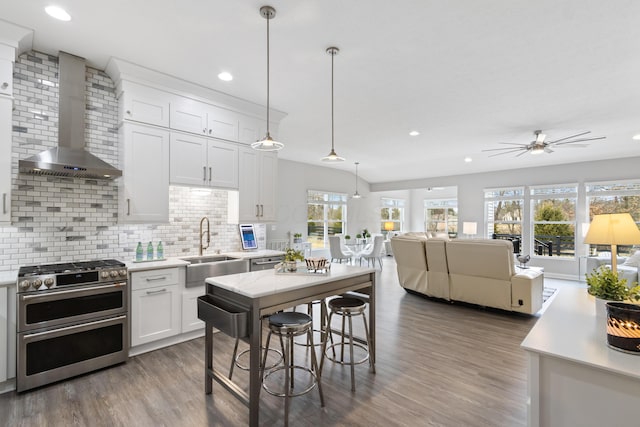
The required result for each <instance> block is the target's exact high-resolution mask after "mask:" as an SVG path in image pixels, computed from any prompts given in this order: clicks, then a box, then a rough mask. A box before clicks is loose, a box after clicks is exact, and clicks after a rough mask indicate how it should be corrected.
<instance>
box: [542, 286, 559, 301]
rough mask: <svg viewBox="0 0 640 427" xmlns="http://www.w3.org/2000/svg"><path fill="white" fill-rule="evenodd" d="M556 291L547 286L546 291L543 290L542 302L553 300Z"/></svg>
mask: <svg viewBox="0 0 640 427" xmlns="http://www.w3.org/2000/svg"><path fill="white" fill-rule="evenodd" d="M556 291H557V289H556V288H548V287H546V286H545V287H544V289H542V302H543V303H544V302H547V300H548V299H549V298H551V297H552V296H553V294H555V293H556Z"/></svg>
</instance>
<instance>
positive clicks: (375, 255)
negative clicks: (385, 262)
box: [358, 236, 384, 270]
mask: <svg viewBox="0 0 640 427" xmlns="http://www.w3.org/2000/svg"><path fill="white" fill-rule="evenodd" d="M383 243H384V236H375V237H374V238H373V244H369V245H367V246H365V248H364V249H363V250H362V251H361V252H359V253H358V258H359V263H360V265H362V259H363V258H364V259H366V260H367V266H370V265H371V263H372V262H373V267H374V268H375V266H376V260H378V263H379V264H380V270H382V246H383Z"/></svg>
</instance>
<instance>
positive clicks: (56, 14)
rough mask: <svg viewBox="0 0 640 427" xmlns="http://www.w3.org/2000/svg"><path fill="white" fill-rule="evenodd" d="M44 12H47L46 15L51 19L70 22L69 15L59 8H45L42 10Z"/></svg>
mask: <svg viewBox="0 0 640 427" xmlns="http://www.w3.org/2000/svg"><path fill="white" fill-rule="evenodd" d="M44 11H45V12H47V15H49V16H50V17H52V18H56V19H59V20H61V21H71V15H69V14H68V13H67V11H66V10H64V9H63V8H61V7H58V6H47V7H45V8H44Z"/></svg>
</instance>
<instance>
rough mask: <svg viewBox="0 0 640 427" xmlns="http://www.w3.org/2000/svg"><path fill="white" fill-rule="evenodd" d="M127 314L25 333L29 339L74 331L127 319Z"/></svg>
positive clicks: (25, 337) (25, 336)
mask: <svg viewBox="0 0 640 427" xmlns="http://www.w3.org/2000/svg"><path fill="white" fill-rule="evenodd" d="M126 318H127V316H126V315H123V316H118V317H110V318H108V319H102V320H96V321H95V322H86V323H82V324H80V325H73V326H66V327H64V328H56V329H51V330H49V331H44V332H36V333H35V334H25V335H24V339H29V338H33V337H40V336H42V335H48V334H51V333H52V332H56V333H58V332H63V331H73V330H74V329H80V328H85V329H86V328H87V326H95V325H100V324H102V323H113V321H114V320H123V319H126Z"/></svg>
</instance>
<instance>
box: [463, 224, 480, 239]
mask: <svg viewBox="0 0 640 427" xmlns="http://www.w3.org/2000/svg"><path fill="white" fill-rule="evenodd" d="M462 232H463V233H464V234H466V235H467V238H468V239H470V238H471V236H475V235H476V233H477V232H478V223H477V222H463V223H462Z"/></svg>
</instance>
